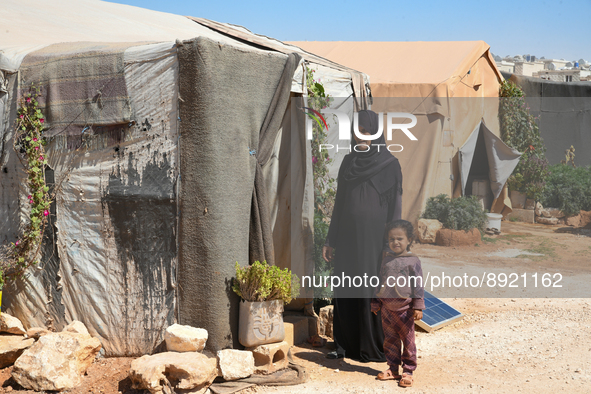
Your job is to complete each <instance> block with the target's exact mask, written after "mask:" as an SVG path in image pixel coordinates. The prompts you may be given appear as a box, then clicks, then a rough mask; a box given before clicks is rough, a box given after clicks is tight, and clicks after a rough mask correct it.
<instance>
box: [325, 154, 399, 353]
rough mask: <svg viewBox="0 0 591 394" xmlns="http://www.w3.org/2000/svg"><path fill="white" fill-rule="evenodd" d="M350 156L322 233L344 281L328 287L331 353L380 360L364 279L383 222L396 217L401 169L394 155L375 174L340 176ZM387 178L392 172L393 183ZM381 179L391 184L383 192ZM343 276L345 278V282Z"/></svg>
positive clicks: (377, 328)
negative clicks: (331, 315)
mask: <svg viewBox="0 0 591 394" xmlns="http://www.w3.org/2000/svg"><path fill="white" fill-rule="evenodd" d="M375 148H376V147H375V146H372V147H371V149H375ZM382 149H385V147H382ZM388 155H390V154H389V153H388ZM354 156H355V153H351V154H349V155H347V156H346V157H345V159H344V160H343V164H342V165H341V167H340V169H339V176H338V188H337V195H336V200H335V207H334V210H333V213H332V219H331V223H330V228H329V232H328V237H327V244H328V245H329V246H331V247H333V248H335V249H336V253H335V257H334V275H337V276H339V277H340V278H341V279H343V276H344V277H345V280H344V281H343V282H347V283H342V284H341V285H342V286H345V287H339V288H334V294H335V299H334V304H335V306H334V326H333V327H334V328H333V333H334V339H335V344H336V351H337V353H339V354H342V355H344V356H346V357H348V358H352V359H356V360H361V361H377V362H383V361H386V358H385V356H384V351H383V343H384V334H383V331H382V322H381V315H380V314H379V313H378V314H377V315H375V314H373V313H372V312H371V305H370V301H371V297H372V296H373V290H374V288H375V286H376V285H377V283H376V281H375V280H374V283H373V286H372V285H371V283H370V279H371V277H372V276H375V277H378V275H379V272H380V265H381V256H382V250H383V247H384V229H385V226H386V223H388V222H389V221H391V220H395V219H400V216H401V194H402V172H401V170H400V164H399V163H398V159H396V158H393V157H392V158H393V159H394V160H391V159H388V163H387V165H386V166H385V167H383V169H381V170H380V171H379V172H378V173H377V174H374V175H373V176H371V177H369V178H367V177H365V178H364V177H358V178H357V179H355V180H354V181H346V180H345V174H346V173H347V171H348V169H350V168H351V161H352V160H353V158H354ZM392 177H396V179H394V180H393V182H392V179H390V178H392ZM385 180H386V181H385ZM378 182H380V183H381V184H380V183H378ZM384 183H387V184H388V185H393V186H392V187H391V188H390V186H388V187H389V189H388V190H387V191H385V192H384V191H383V189H384V187H383V184H384ZM378 190H382V193H380V192H378ZM355 276H359V277H360V279H363V283H362V285H361V287H356V286H357V285H358V284H359V280H358V281H355V280H354V277H355ZM347 277H350V278H351V285H350V286H351V287H348V285H349V283H348V280H347Z"/></svg>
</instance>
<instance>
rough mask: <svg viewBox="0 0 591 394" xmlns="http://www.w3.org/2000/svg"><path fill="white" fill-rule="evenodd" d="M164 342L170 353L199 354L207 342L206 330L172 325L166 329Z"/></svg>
mask: <svg viewBox="0 0 591 394" xmlns="http://www.w3.org/2000/svg"><path fill="white" fill-rule="evenodd" d="M164 340H165V341H166V349H168V351H170V352H200V351H202V350H203V349H204V348H205V343H206V342H207V330H204V329H203V328H195V327H191V326H182V325H180V324H173V325H172V326H170V327H168V328H167V329H166V332H165V333H164Z"/></svg>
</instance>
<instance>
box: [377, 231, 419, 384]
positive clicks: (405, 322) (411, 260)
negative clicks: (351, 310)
mask: <svg viewBox="0 0 591 394" xmlns="http://www.w3.org/2000/svg"><path fill="white" fill-rule="evenodd" d="M413 238H414V228H413V226H412V224H411V223H410V222H407V221H406V220H394V221H392V222H390V223H388V224H387V225H386V241H387V242H388V247H387V248H386V250H385V251H384V253H383V258H382V269H381V272H380V284H381V286H380V287H379V292H377V294H376V296H375V298H374V299H372V303H371V310H372V312H374V313H376V314H377V312H378V311H379V310H381V311H382V326H383V329H384V337H385V339H384V353H385V354H386V360H387V362H388V366H389V368H388V369H387V370H386V371H384V372H381V373H379V374H378V379H379V380H392V379H400V382H399V386H401V387H410V386H412V384H413V376H412V374H413V371H414V370H415V369H416V368H417V347H416V345H415V323H414V321H415V320H420V319H421V318H422V317H423V309H425V301H424V299H423V295H424V289H423V283H422V282H423V270H422V269H421V261H420V260H419V258H418V257H417V256H416V255H414V254H412V253H410V246H411V245H412V242H413ZM401 344H402V346H403V347H404V350H403V349H402V348H401ZM400 365H402V375H399V369H398V368H399V366H400Z"/></svg>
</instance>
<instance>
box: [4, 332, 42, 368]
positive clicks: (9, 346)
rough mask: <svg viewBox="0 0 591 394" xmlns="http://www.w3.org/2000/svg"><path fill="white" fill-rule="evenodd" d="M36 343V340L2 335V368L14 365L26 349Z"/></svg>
mask: <svg viewBox="0 0 591 394" xmlns="http://www.w3.org/2000/svg"><path fill="white" fill-rule="evenodd" d="M34 343H35V340H34V339H25V338H23V337H21V336H16V335H0V368H6V367H8V366H10V365H12V364H14V362H15V361H16V359H17V358H19V356H20V355H21V354H22V353H23V352H24V351H25V349H27V348H28V347H30V346H31V345H33V344H34Z"/></svg>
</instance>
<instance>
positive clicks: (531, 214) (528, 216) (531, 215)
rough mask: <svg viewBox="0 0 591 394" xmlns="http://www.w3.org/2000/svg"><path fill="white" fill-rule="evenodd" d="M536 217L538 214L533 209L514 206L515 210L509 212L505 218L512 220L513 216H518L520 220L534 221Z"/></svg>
mask: <svg viewBox="0 0 591 394" xmlns="http://www.w3.org/2000/svg"><path fill="white" fill-rule="evenodd" d="M535 217H536V215H535V211H534V210H533V209H518V208H513V212H511V213H510V214H508V215H507V216H506V217H505V219H507V220H511V219H512V218H516V219H517V221H518V222H525V223H534V220H535Z"/></svg>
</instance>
